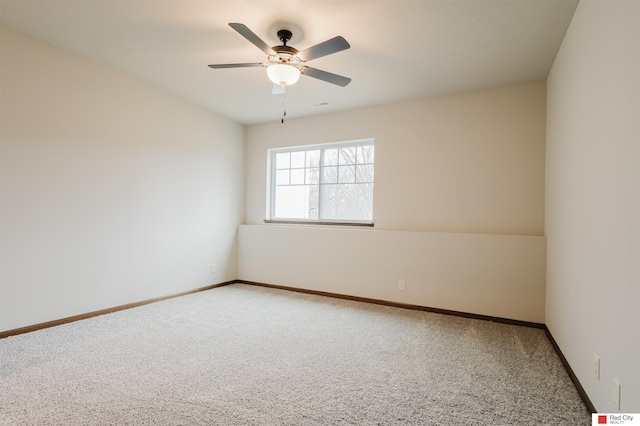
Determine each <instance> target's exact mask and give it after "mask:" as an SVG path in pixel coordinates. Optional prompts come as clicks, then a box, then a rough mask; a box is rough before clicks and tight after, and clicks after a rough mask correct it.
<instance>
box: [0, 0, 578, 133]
mask: <svg viewBox="0 0 640 426" xmlns="http://www.w3.org/2000/svg"><path fill="white" fill-rule="evenodd" d="M577 3H578V0H297V1H296V0H289V1H280V0H278V1H276V0H261V1H258V0H256V1H242V0H197V1H194V0H0V23H2V24H3V25H6V26H8V27H11V28H14V29H16V30H18V31H22V32H24V33H27V34H29V35H32V36H34V37H37V38H39V39H42V40H44V41H47V42H49V43H51V44H54V45H56V46H59V47H61V48H64V49H67V50H69V51H72V52H75V53H77V54H79V55H82V56H84V57H87V58H90V59H92V60H94V61H96V62H99V63H102V64H104V65H107V66H109V67H112V68H115V69H118V70H121V71H124V72H126V73H128V74H131V75H133V76H136V77H138V78H140V79H142V80H145V81H147V82H149V83H151V84H153V85H156V86H158V87H160V88H163V89H164V90H166V91H168V92H170V93H173V94H174V95H176V96H179V97H181V98H184V99H186V100H188V101H191V102H193V103H195V104H198V105H201V106H203V107H205V108H208V109H210V110H212V111H215V112H217V113H219V114H221V115H224V116H226V117H229V118H231V119H233V120H236V121H238V122H240V123H243V124H255V123H261V122H266V121H276V120H279V119H280V115H281V104H282V96H281V95H272V94H271V89H272V84H271V83H270V82H269V80H268V79H267V76H266V71H265V69H263V68H236V69H224V70H212V69H210V68H208V67H207V64H216V63H235V62H262V61H264V60H265V59H266V56H265V54H264V53H262V52H261V51H260V50H259V49H258V48H256V47H255V46H254V45H252V44H251V43H249V42H248V41H247V40H246V39H244V38H243V37H242V36H240V35H239V34H238V33H237V32H236V31H234V30H233V29H232V28H230V27H229V26H228V25H227V24H228V23H229V22H240V23H243V24H245V25H247V26H248V27H249V28H250V29H251V30H253V31H254V32H255V33H256V34H257V35H258V36H260V37H261V38H262V39H263V40H264V41H265V42H267V44H269V45H276V44H280V42H279V41H278V40H277V38H276V35H275V33H276V31H277V30H278V29H281V28H287V29H291V30H293V32H294V34H293V38H292V40H291V42H290V43H289V44H290V45H292V46H294V47H296V48H298V49H299V50H302V49H305V48H307V47H310V46H312V45H315V44H318V43H320V42H323V41H325V40H327V39H329V38H332V37H334V36H336V35H341V36H343V37H344V38H345V39H347V41H348V42H349V43H350V44H351V48H350V49H348V50H345V51H342V52H339V53H336V54H333V55H330V56H326V57H323V58H318V59H316V60H314V61H311V62H309V65H310V66H312V67H314V68H319V69H321V70H325V71H329V72H333V73H336V74H340V75H344V76H347V77H351V78H352V79H353V81H352V82H351V84H350V85H349V86H347V87H344V88H342V87H338V86H334V85H331V84H329V83H325V82H322V81H320V80H316V79H313V78H310V77H305V76H302V77H301V78H300V81H299V82H298V83H296V84H295V85H294V86H291V87H290V88H288V90H287V111H288V113H287V116H288V117H289V118H293V117H301V116H306V115H312V114H320V113H326V112H333V111H340V110H345V109H351V108H357V107H363V106H367V105H374V104H382V103H388V102H394V101H400V100H406V99H414V98H421V97H427V96H435V95H443V94H449V93H457V92H462V91H468V90H474V89H482V88H487V87H495V86H501V85H506V84H514V83H520V82H525V81H532V80H536V79H543V78H545V77H546V76H547V74H548V72H549V69H550V68H551V65H552V63H553V60H554V58H555V55H556V53H557V51H558V48H559V47H560V44H561V42H562V39H563V37H564V34H565V32H566V30H567V27H568V26H569V22H570V20H571V17H572V16H573V12H574V10H575V8H576V6H577ZM41 71H42V72H46V69H44V70H41ZM324 102H326V103H328V105H325V106H315V107H314V106H312V105H314V104H319V103H324Z"/></svg>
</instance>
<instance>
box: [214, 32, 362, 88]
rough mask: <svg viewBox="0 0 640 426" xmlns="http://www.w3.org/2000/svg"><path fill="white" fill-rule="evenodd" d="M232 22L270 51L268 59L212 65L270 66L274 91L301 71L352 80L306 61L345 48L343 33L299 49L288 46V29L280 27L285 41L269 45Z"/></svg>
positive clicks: (335, 79) (343, 83) (336, 80)
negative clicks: (265, 60) (309, 64)
mask: <svg viewBox="0 0 640 426" xmlns="http://www.w3.org/2000/svg"><path fill="white" fill-rule="evenodd" d="M229 26H230V27H231V28H233V29H234V30H236V31H237V32H238V33H240V35H241V36H243V37H244V38H246V39H247V40H249V41H250V42H251V43H253V44H254V45H255V46H256V47H257V48H258V49H260V50H262V51H263V52H264V53H266V54H267V62H253V63H241V64H216V65H209V67H210V68H213V69H222V68H245V67H267V75H268V76H269V79H270V80H271V81H272V82H273V83H274V90H273V93H274V94H277V93H284V88H285V86H289V85H291V84H294V83H295V82H297V81H298V78H300V74H304V75H306V76H309V77H313V78H317V79H318V80H322V81H326V82H328V83H332V84H335V85H338V86H341V87H345V86H346V85H347V84H349V83H350V82H351V79H350V78H347V77H343V76H341V75H338V74H333V73H330V72H327V71H322V70H319V69H316V68H311V67H309V66H307V65H306V62H307V61H311V60H312V59H317V58H321V57H323V56H327V55H331V54H332V53H336V52H340V51H342V50H346V49H348V48H349V47H351V46H350V45H349V43H348V42H347V40H345V39H344V38H343V37H341V36H337V37H334V38H332V39H330V40H327V41H324V42H322V43H320V44H316V45H315V46H312V47H309V48H307V49H304V50H298V49H296V48H294V47H291V46H287V43H288V42H289V40H291V36H292V35H293V34H292V33H291V31H289V30H285V29H283V30H280V31H278V34H277V35H278V39H279V40H280V41H281V42H282V45H280V46H269V45H267V44H266V43H265V42H264V41H262V39H261V38H260V37H258V36H257V35H256V34H255V33H254V32H253V31H251V30H250V29H249V28H248V27H247V26H246V25H244V24H238V23H230V24H229Z"/></svg>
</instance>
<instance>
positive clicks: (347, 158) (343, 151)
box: [340, 146, 356, 166]
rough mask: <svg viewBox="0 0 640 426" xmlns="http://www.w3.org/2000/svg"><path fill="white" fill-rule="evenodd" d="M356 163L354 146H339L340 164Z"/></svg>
mask: <svg viewBox="0 0 640 426" xmlns="http://www.w3.org/2000/svg"><path fill="white" fill-rule="evenodd" d="M355 163H356V147H355V146H350V147H347V148H340V165H341V166H342V165H345V164H355Z"/></svg>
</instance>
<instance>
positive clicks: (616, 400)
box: [613, 377, 622, 411]
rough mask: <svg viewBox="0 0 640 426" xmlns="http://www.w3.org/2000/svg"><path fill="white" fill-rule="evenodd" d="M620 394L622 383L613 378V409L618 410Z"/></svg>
mask: <svg viewBox="0 0 640 426" xmlns="http://www.w3.org/2000/svg"><path fill="white" fill-rule="evenodd" d="M621 396H622V385H621V384H620V382H619V381H618V379H616V378H615V377H614V378H613V409H614V410H616V411H620V397H621Z"/></svg>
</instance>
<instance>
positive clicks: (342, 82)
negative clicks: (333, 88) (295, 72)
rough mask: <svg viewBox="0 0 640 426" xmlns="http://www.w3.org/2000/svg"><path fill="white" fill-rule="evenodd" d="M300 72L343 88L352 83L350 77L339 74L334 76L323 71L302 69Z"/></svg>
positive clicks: (308, 68)
mask: <svg viewBox="0 0 640 426" xmlns="http://www.w3.org/2000/svg"><path fill="white" fill-rule="evenodd" d="M300 72H301V73H302V74H304V75H307V76H309V77H313V78H317V79H318V80H322V81H326V82H327V83H332V84H336V85H338V86H341V87H344V86H346V85H347V84H349V83H351V79H350V78H348V77H343V76H341V75H338V74H332V73H330V72H326V71H322V70H319V69H316V68H311V67H302V68H301V69H300Z"/></svg>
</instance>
